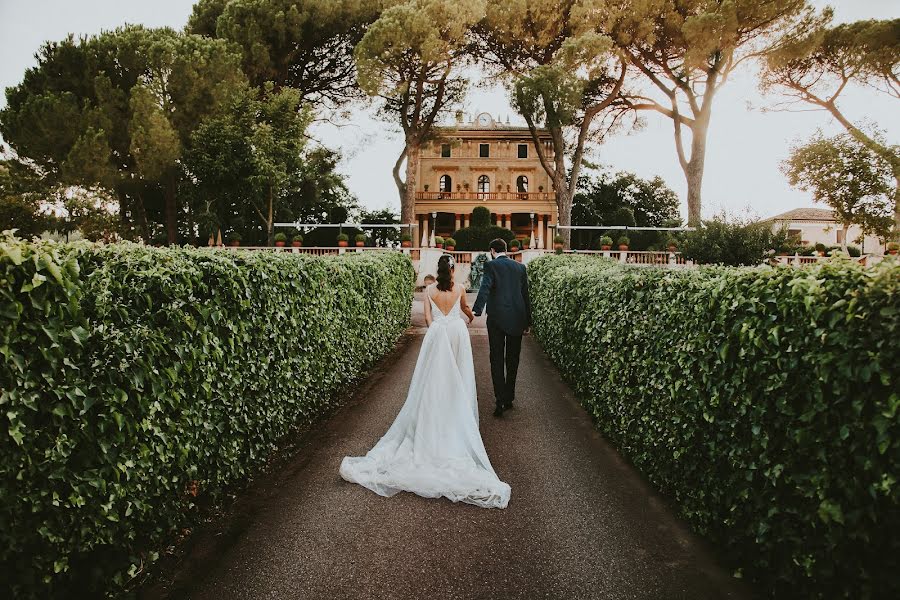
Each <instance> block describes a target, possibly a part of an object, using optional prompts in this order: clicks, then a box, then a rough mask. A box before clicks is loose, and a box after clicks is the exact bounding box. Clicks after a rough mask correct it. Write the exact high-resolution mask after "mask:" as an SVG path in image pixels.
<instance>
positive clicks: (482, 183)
mask: <svg viewBox="0 0 900 600" xmlns="http://www.w3.org/2000/svg"><path fill="white" fill-rule="evenodd" d="M490 191H491V180H490V179H489V178H488V176H487V175H479V176H478V193H479V194H486V193H488V192H490Z"/></svg>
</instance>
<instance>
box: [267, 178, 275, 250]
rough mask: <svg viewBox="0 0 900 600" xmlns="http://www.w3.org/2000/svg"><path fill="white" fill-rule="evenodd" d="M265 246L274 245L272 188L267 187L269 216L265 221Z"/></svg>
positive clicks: (273, 200) (273, 199)
mask: <svg viewBox="0 0 900 600" xmlns="http://www.w3.org/2000/svg"><path fill="white" fill-rule="evenodd" d="M266 245H267V246H274V245H275V198H274V195H273V193H272V186H271V185H270V186H269V216H268V219H267V220H266Z"/></svg>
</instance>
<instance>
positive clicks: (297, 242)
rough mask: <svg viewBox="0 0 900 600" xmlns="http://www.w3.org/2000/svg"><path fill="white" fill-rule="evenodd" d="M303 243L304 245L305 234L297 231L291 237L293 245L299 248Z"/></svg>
mask: <svg viewBox="0 0 900 600" xmlns="http://www.w3.org/2000/svg"><path fill="white" fill-rule="evenodd" d="M302 245H303V236H302V235H300V234H299V233H295V234H294V236H293V237H292V238H291V246H293V247H294V248H299V247H300V246H302Z"/></svg>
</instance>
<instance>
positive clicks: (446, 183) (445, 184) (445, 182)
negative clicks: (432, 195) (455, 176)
mask: <svg viewBox="0 0 900 600" xmlns="http://www.w3.org/2000/svg"><path fill="white" fill-rule="evenodd" d="M438 190H439V191H441V192H452V191H453V180H452V179H451V178H450V176H449V175H441V178H440V180H439V181H438Z"/></svg>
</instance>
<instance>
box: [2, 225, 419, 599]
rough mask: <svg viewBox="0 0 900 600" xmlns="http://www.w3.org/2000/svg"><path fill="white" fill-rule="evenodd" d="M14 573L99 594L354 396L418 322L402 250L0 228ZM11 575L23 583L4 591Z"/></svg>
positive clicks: (53, 588)
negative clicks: (33, 233)
mask: <svg viewBox="0 0 900 600" xmlns="http://www.w3.org/2000/svg"><path fill="white" fill-rule="evenodd" d="M0 273H2V276H3V285H2V286H0V290H2V294H3V296H2V301H0V324H2V336H3V338H2V341H0V352H2V353H3V356H4V361H3V364H2V369H0V388H2V396H0V405H2V413H3V421H4V425H3V427H4V429H5V430H6V432H5V433H6V434H5V435H0V453H2V457H3V459H2V462H0V581H2V583H0V590H4V591H7V592H8V594H4V597H16V598H22V597H40V598H47V597H55V598H60V597H66V596H67V595H70V596H71V595H74V596H79V597H84V596H85V595H87V596H92V597H98V596H102V594H103V593H105V592H108V591H110V590H115V589H117V588H120V587H121V586H122V585H123V584H124V583H125V582H127V581H128V579H129V578H130V577H132V576H133V575H134V574H135V573H136V572H137V571H138V569H139V568H140V565H142V564H143V565H144V566H146V565H147V564H148V563H149V562H151V561H152V560H154V558H155V553H154V552H153V550H155V549H156V548H158V547H159V545H160V544H161V543H162V542H163V540H166V539H167V538H168V537H169V536H171V535H172V533H173V532H175V531H178V528H179V527H180V526H183V525H184V524H185V523H186V522H187V519H186V517H187V513H189V512H190V511H191V510H192V509H193V508H195V503H196V502H197V501H198V500H199V499H203V500H204V501H206V500H209V501H215V499H216V498H217V497H219V496H220V495H221V494H222V493H223V491H224V490H225V489H226V488H227V486H229V485H230V484H234V483H240V482H242V481H244V480H246V478H247V477H248V476H249V475H251V474H252V473H253V472H254V470H255V469H257V468H258V467H259V466H260V465H261V463H262V462H263V461H264V460H265V459H266V457H267V455H268V454H270V452H271V451H272V450H273V449H274V448H275V447H276V443H277V442H278V441H279V440H280V439H281V438H283V437H284V436H285V435H287V434H289V433H290V432H291V431H292V430H293V429H294V428H296V427H298V426H302V425H304V424H309V423H311V422H313V421H314V420H315V419H316V418H318V417H319V416H321V415H323V414H324V413H326V412H327V411H329V410H330V409H331V408H332V407H334V406H336V405H338V404H340V400H341V398H342V397H344V396H345V395H346V390H345V387H344V386H346V385H347V384H349V383H350V382H351V381H352V380H353V379H354V378H356V377H358V376H359V375H360V374H361V373H363V372H364V370H365V369H367V368H368V367H369V366H371V365H372V364H373V363H374V362H375V361H376V360H378V359H379V358H380V357H381V356H382V355H384V354H385V353H387V352H388V351H389V350H390V349H391V348H392V347H393V345H394V343H395V341H396V339H397V337H398V336H399V335H400V333H401V332H402V331H403V330H404V329H405V327H406V326H407V325H408V322H409V312H410V304H411V301H412V291H413V268H412V264H411V263H410V261H409V260H408V258H406V257H405V256H404V255H402V254H400V253H364V254H356V253H354V254H352V255H348V256H346V257H340V258H338V257H334V258H312V257H306V256H298V255H290V254H282V253H279V254H269V253H232V252H228V251H213V250H205V249H204V250H193V249H151V248H145V247H143V246H137V245H116V246H94V245H87V244H86V245H68V246H67V245H59V244H53V243H27V242H23V241H21V240H16V239H13V238H10V237H6V238H5V239H3V240H2V241H0ZM9 594H11V595H9Z"/></svg>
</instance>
